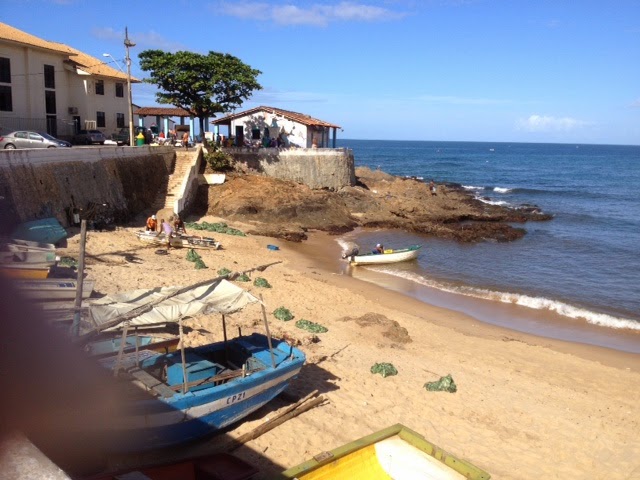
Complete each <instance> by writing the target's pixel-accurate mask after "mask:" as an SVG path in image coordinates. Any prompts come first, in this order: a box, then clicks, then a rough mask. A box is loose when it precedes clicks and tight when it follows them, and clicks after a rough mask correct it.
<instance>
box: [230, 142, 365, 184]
mask: <svg viewBox="0 0 640 480" xmlns="http://www.w3.org/2000/svg"><path fill="white" fill-rule="evenodd" d="M225 152H227V153H229V154H230V155H231V156H233V158H234V159H235V160H236V161H237V162H238V163H240V164H241V165H242V166H243V168H244V169H245V171H247V172H249V173H259V174H263V175H266V176H269V177H274V178H280V179H282V180H291V181H294V182H299V183H304V184H305V185H307V186H309V187H310V188H314V189H316V188H326V189H329V190H339V189H341V188H343V187H346V186H353V185H355V181H356V178H355V167H354V158H353V151H352V150H349V149H346V148H336V149H329V148H322V149H312V148H301V149H291V150H280V149H276V148H260V149H249V148H226V149H225Z"/></svg>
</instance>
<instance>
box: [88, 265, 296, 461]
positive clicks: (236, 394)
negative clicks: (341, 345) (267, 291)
mask: <svg viewBox="0 0 640 480" xmlns="http://www.w3.org/2000/svg"><path fill="white" fill-rule="evenodd" d="M260 268H262V267H260ZM259 301H260V300H258V299H257V298H256V297H254V296H253V295H251V294H250V293H249V292H247V291H246V290H244V289H242V288H240V287H238V286H236V285H234V284H232V283H231V282H229V281H227V280H225V279H224V278H221V277H218V278H216V279H214V280H207V281H205V282H200V283H199V284H196V285H192V286H190V287H183V288H178V287H163V288H156V289H150V290H144V291H143V290H138V291H135V292H131V293H129V294H116V295H111V296H107V297H103V298H101V299H97V300H95V301H94V302H92V305H91V306H90V307H89V313H90V317H91V322H89V325H82V324H81V326H80V327H81V328H80V331H81V333H82V335H83V336H85V335H86V338H88V339H91V335H90V333H86V332H85V329H86V328H87V327H91V326H93V327H92V328H93V329H94V330H97V331H99V332H107V331H111V332H114V331H121V332H122V333H121V335H122V338H125V337H126V336H127V333H128V332H130V331H131V329H134V328H135V329H138V328H144V329H145V331H147V329H148V328H151V327H154V326H156V327H157V326H159V325H165V324H167V323H177V324H178V326H179V330H180V345H181V346H183V345H184V341H183V338H182V319H183V318H185V317H193V316H195V315H198V314H202V313H204V312H205V311H206V312H207V313H216V312H217V313H220V314H221V315H222V320H223V321H222V327H223V328H222V333H223V338H224V339H223V340H222V341H218V342H214V343H209V344H206V345H202V346H198V347H192V348H184V347H181V348H180V350H179V351H169V352H168V351H164V352H163V351H160V352H158V351H154V350H152V349H150V348H145V347H144V346H141V347H140V348H135V350H134V351H130V353H125V348H126V347H127V344H126V343H125V342H122V343H121V344H120V351H118V352H117V354H113V355H111V356H103V357H102V358H100V359H99V360H98V362H99V363H100V364H101V365H102V366H103V367H104V368H106V369H107V370H110V371H111V372H113V373H114V374H115V375H117V376H118V378H119V379H120V380H121V381H122V382H123V383H124V384H125V385H126V386H128V387H129V388H128V391H130V395H132V400H130V401H129V402H128V404H127V405H128V408H127V409H126V411H125V413H124V415H122V416H121V417H118V418H117V419H116V421H114V422H113V424H112V425H111V426H110V429H109V431H107V432H103V434H101V435H102V436H101V438H103V439H105V440H106V445H105V450H107V451H111V452H118V453H131V452H142V451H147V450H154V449H157V448H164V447H170V446H174V445H178V444H182V443H185V442H189V441H192V440H196V439H198V438H201V437H204V436H206V435H210V434H212V433H215V432H216V431H218V430H220V429H223V428H225V427H227V426H229V425H231V424H233V423H236V422H238V421H240V420H241V419H243V418H244V417H246V416H247V415H249V414H250V413H252V412H254V411H255V410H257V409H259V408H260V407H262V406H263V405H265V404H267V403H268V402H270V401H271V400H272V399H273V398H275V397H276V396H277V395H279V394H280V393H281V392H282V391H284V390H285V389H286V388H287V386H288V385H289V382H290V381H291V380H292V379H293V378H295V377H296V376H297V375H298V373H299V372H300V369H301V368H302V365H303V364H304V362H305V355H304V353H303V352H302V351H301V350H299V349H297V348H295V347H293V346H292V345H289V344H288V343H286V342H284V341H279V340H276V339H272V338H271V336H270V334H269V329H268V327H267V326H266V318H265V329H266V335H262V334H258V333H252V334H251V335H242V334H241V332H239V334H238V336H237V337H235V338H227V329H226V326H225V315H226V314H231V313H234V312H237V311H239V310H241V309H242V308H244V306H245V305H247V304H249V303H254V302H259Z"/></svg>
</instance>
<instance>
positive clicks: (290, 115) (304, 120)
mask: <svg viewBox="0 0 640 480" xmlns="http://www.w3.org/2000/svg"><path fill="white" fill-rule="evenodd" d="M259 112H268V113H271V114H274V115H282V116H283V117H284V118H286V119H288V120H292V121H294V122H298V123H301V124H302V125H307V126H309V127H311V126H316V127H329V128H340V126H339V125H334V124H333V123H329V122H325V121H324V120H318V119H317V118H313V117H311V116H309V115H305V114H303V113H297V112H291V111H289V110H282V109H280V108H275V107H266V106H261V107H256V108H252V109H250V110H245V111H243V112H237V113H232V114H231V115H227V116H225V117H221V118H218V119H216V120H213V121H212V122H211V123H212V124H213V125H227V124H230V123H231V120H235V119H237V118H240V117H245V116H249V115H254V114H256V113H259Z"/></svg>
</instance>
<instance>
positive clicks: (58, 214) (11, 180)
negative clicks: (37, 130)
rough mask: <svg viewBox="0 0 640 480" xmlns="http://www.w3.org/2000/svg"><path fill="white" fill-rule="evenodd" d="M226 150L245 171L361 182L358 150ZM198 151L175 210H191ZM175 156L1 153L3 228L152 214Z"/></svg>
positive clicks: (315, 183)
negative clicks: (78, 217) (88, 216)
mask: <svg viewBox="0 0 640 480" xmlns="http://www.w3.org/2000/svg"><path fill="white" fill-rule="evenodd" d="M226 151H227V153H229V154H231V155H232V156H233V157H234V159H235V160H236V161H237V162H238V164H239V166H240V167H241V169H243V170H244V171H246V172H247V173H252V174H259V175H266V176H270V177H275V178H280V179H284V180H291V181H294V182H299V183H303V184H306V185H308V186H309V187H311V188H314V189H321V188H322V189H329V190H339V189H340V188H343V187H345V186H349V185H354V184H355V169H354V159H353V153H352V151H351V150H348V149H294V150H279V149H270V148H267V149H258V150H256V149H251V150H250V149H241V148H239V149H226ZM200 155H201V153H200V152H198V160H199V161H198V162H196V163H195V164H194V166H193V167H192V168H191V169H190V170H189V174H188V176H186V177H185V179H184V180H183V182H182V184H181V188H180V192H179V195H177V197H176V205H175V207H174V210H175V209H176V208H177V209H178V210H177V211H179V212H180V213H182V210H183V209H184V210H188V209H189V204H191V203H192V202H193V201H194V198H195V196H196V194H197V190H198V182H197V178H198V175H197V174H198V173H199V170H200V167H199V166H200V163H199V162H201V161H202V158H201V157H200ZM175 161H176V151H175V149H174V148H173V147H150V146H143V147H113V146H108V147H106V146H105V147H95V148H56V149H28V150H26V149H25V150H0V226H2V227H5V228H6V227H8V226H10V225H13V224H17V223H22V222H27V221H30V220H35V219H40V218H47V217H55V218H57V219H58V221H59V222H60V223H61V224H62V225H63V226H65V227H67V226H69V225H70V223H71V215H70V212H71V211H72V210H73V209H74V208H77V209H84V210H85V212H86V209H87V208H88V207H89V206H93V205H94V204H95V205H98V206H100V209H101V210H103V211H106V212H108V216H109V218H110V219H111V220H112V221H116V222H124V221H127V220H128V219H130V218H131V217H133V216H135V215H137V214H139V213H141V212H144V211H145V210H149V211H150V209H151V208H152V206H153V205H154V202H155V201H156V199H157V198H158V194H161V193H162V192H163V191H164V190H166V187H167V181H168V177H169V175H170V174H171V172H172V171H173V167H174V164H175ZM178 197H179V198H178ZM102 205H105V206H104V207H102ZM0 233H2V232H0Z"/></svg>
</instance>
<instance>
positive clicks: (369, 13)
mask: <svg viewBox="0 0 640 480" xmlns="http://www.w3.org/2000/svg"><path fill="white" fill-rule="evenodd" d="M215 11H216V12H217V13H221V14H223V15H228V16H231V17H237V18H242V19H247V20H258V21H263V22H274V23H277V24H280V25H313V26H320V27H322V26H326V25H328V24H329V23H331V22H349V21H351V22H378V21H385V20H395V19H399V18H402V17H404V16H405V14H403V13H399V12H394V11H392V10H389V9H386V8H382V7H377V6H374V5H366V4H363V3H356V2H340V3H337V4H335V5H329V4H313V5H311V6H308V7H298V6H296V5H294V4H292V3H289V4H285V5H271V4H269V3H264V2H233V3H231V2H226V1H225V2H220V4H219V6H218V7H217V8H216V9H215Z"/></svg>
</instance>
